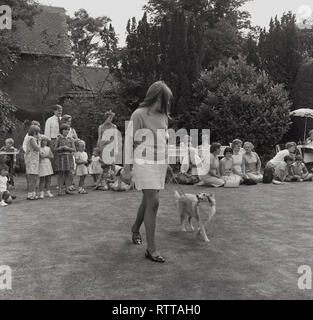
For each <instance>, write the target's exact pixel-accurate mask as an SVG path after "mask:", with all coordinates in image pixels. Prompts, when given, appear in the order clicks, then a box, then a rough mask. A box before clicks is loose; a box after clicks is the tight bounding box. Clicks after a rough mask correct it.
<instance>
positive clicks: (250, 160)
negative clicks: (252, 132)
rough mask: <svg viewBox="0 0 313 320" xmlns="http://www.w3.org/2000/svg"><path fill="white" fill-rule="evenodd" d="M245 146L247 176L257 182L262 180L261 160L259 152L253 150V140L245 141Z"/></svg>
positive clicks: (245, 172) (245, 171)
mask: <svg viewBox="0 0 313 320" xmlns="http://www.w3.org/2000/svg"><path fill="white" fill-rule="evenodd" d="M243 148H244V149H245V153H244V154H243V161H244V164H245V165H244V168H245V169H244V175H245V177H246V178H247V179H251V180H253V181H254V182H255V183H259V182H262V181H263V175H262V174H261V160H260V157H259V156H258V154H257V153H256V152H254V151H253V150H254V146H253V144H252V143H251V142H245V144H244V146H243Z"/></svg>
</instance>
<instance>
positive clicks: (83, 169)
mask: <svg viewBox="0 0 313 320" xmlns="http://www.w3.org/2000/svg"><path fill="white" fill-rule="evenodd" d="M85 148H86V144H85V142H84V141H82V140H79V141H78V142H77V149H78V151H77V152H76V153H75V163H76V175H77V176H78V177H79V185H78V193H79V194H87V193H88V192H87V191H86V190H85V189H84V185H85V179H86V176H87V175H88V154H87V152H86V151H85Z"/></svg>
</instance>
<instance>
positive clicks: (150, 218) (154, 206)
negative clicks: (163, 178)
mask: <svg viewBox="0 0 313 320" xmlns="http://www.w3.org/2000/svg"><path fill="white" fill-rule="evenodd" d="M143 193H144V196H145V198H146V210H145V214H144V224H145V228H146V237H147V250H148V251H149V253H150V254H151V255H155V254H156V251H157V249H156V243H155V229H156V217H157V213H158V209H159V192H158V191H157V190H143Z"/></svg>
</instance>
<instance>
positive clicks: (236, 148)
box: [231, 139, 245, 183]
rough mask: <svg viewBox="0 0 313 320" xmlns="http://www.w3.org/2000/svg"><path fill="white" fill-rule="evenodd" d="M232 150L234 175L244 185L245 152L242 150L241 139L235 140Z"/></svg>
mask: <svg viewBox="0 0 313 320" xmlns="http://www.w3.org/2000/svg"><path fill="white" fill-rule="evenodd" d="M231 148H232V150H233V156H232V158H233V169H234V174H235V175H237V176H238V177H239V178H240V182H241V183H242V182H243V180H244V171H245V166H244V165H245V162H244V161H243V153H244V152H243V150H242V141H241V140H239V139H235V140H234V141H233V142H232V144H231Z"/></svg>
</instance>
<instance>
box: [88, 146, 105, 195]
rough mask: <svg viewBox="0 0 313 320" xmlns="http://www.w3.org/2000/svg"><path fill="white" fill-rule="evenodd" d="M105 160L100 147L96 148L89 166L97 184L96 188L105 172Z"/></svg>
mask: <svg viewBox="0 0 313 320" xmlns="http://www.w3.org/2000/svg"><path fill="white" fill-rule="evenodd" d="M102 164H103V161H102V159H101V152H100V149H99V148H94V149H93V153H92V157H91V163H90V166H89V173H90V174H91V176H92V177H93V181H94V183H95V184H96V186H95V188H96V189H97V187H98V185H99V183H100V181H99V180H100V177H101V175H102V174H103V169H102Z"/></svg>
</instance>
